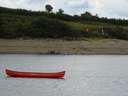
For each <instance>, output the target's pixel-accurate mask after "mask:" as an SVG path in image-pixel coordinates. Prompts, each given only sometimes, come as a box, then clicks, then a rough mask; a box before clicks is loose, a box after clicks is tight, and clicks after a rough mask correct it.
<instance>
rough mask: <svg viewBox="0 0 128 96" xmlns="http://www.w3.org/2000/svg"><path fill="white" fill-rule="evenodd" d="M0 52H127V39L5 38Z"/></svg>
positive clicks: (67, 53) (116, 53)
mask: <svg viewBox="0 0 128 96" xmlns="http://www.w3.org/2000/svg"><path fill="white" fill-rule="evenodd" d="M0 53H1V54H65V55H71V54H83V55H84V54H97V55H98V54H115V55H118V54H119V55H120V54H123V55H127V54H128V41H125V40H117V39H86V40H72V41H67V40H56V39H55V40H54V39H40V40H39V39H38V40H37V39H35V40H16V39H15V40H7V39H0Z"/></svg>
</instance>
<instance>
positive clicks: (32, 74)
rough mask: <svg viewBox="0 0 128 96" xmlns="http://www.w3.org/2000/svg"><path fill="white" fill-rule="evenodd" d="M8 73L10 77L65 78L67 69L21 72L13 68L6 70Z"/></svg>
mask: <svg viewBox="0 0 128 96" xmlns="http://www.w3.org/2000/svg"><path fill="white" fill-rule="evenodd" d="M5 72H6V74H7V75H8V76H9V77H16V78H63V77H64V75H65V71H62V72H56V73H39V72H19V71H13V70H8V69H6V70H5Z"/></svg>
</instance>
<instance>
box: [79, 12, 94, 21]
mask: <svg viewBox="0 0 128 96" xmlns="http://www.w3.org/2000/svg"><path fill="white" fill-rule="evenodd" d="M81 18H82V19H86V20H92V19H93V15H92V14H91V13H90V12H85V13H83V14H81Z"/></svg>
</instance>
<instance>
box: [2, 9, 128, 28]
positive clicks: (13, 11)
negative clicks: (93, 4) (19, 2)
mask: <svg viewBox="0 0 128 96" xmlns="http://www.w3.org/2000/svg"><path fill="white" fill-rule="evenodd" d="M46 10H47V9H46ZM0 13H1V14H2V13H3V14H10V15H23V16H46V17H49V18H55V19H60V20H65V21H78V22H83V23H84V22H85V23H86V22H87V21H90V22H102V23H110V24H114V25H124V26H126V25H128V20H125V19H114V18H110V19H109V18H107V17H101V18H100V17H99V16H98V14H96V15H92V14H91V13H90V12H87V11H86V12H85V13H82V14H81V15H80V16H79V15H74V16H71V15H68V14H64V10H63V9H59V10H58V12H56V13H53V12H52V9H51V12H46V11H31V10H24V9H10V8H3V7H0Z"/></svg>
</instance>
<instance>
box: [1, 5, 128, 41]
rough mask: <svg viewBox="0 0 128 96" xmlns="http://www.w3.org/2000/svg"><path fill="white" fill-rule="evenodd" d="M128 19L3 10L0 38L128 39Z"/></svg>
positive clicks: (87, 13)
mask: <svg viewBox="0 0 128 96" xmlns="http://www.w3.org/2000/svg"><path fill="white" fill-rule="evenodd" d="M127 26H128V20H121V19H108V18H100V17H98V16H97V15H95V16H94V15H92V14H91V13H89V12H85V13H83V14H81V16H78V15H74V16H70V15H67V14H64V13H63V12H61V10H60V11H59V12H57V13H52V12H37V11H36V12H35V11H28V10H22V9H9V8H3V7H0V38H6V39H17V38H23V39H26V38H27V39H28V38H31V39H34V38H37V39H38V38H54V39H59V38H61V39H71V40H72V39H81V38H114V39H124V40H128V28H127Z"/></svg>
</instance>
